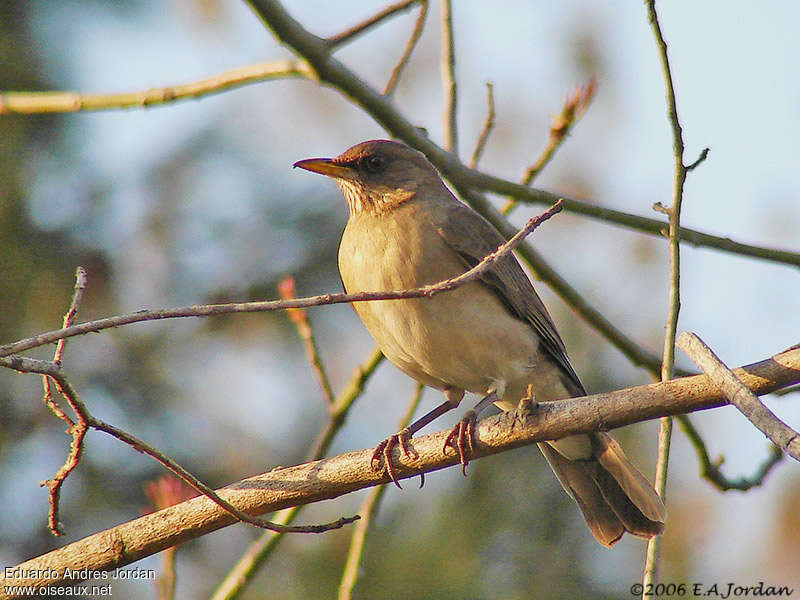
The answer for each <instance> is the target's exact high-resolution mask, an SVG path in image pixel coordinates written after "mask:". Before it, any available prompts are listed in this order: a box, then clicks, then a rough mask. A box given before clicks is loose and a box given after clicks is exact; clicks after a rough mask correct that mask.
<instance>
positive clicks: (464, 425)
mask: <svg viewBox="0 0 800 600" xmlns="http://www.w3.org/2000/svg"><path fill="white" fill-rule="evenodd" d="M477 421H478V414H477V413H476V412H475V411H474V410H468V411H467V412H466V413H465V414H464V416H463V417H462V418H461V420H460V421H459V422H458V423H456V425H455V427H453V429H452V430H451V431H450V433H449V434H448V436H447V438H446V439H445V440H444V447H443V448H442V452H443V453H445V454H447V450H448V448H450V449H452V450H453V451H454V452H455V453H456V454H458V460H459V462H460V463H461V472H462V473H463V474H464V477H466V476H467V465H468V464H469V457H470V456H471V455H472V453H473V452H474V451H475V423H476V422H477Z"/></svg>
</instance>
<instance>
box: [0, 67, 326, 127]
mask: <svg viewBox="0 0 800 600" xmlns="http://www.w3.org/2000/svg"><path fill="white" fill-rule="evenodd" d="M310 75H311V72H310V71H309V69H308V67H307V66H306V64H305V63H303V62H300V61H295V60H281V61H275V62H267V63H259V64H257V65H248V66H244V67H238V68H236V69H231V70H229V71H225V72H223V73H220V74H219V75H215V76H213V77H209V78H208V79H201V80H199V81H194V82H192V83H185V84H182V85H173V86H168V87H162V88H151V89H149V90H142V91H138V92H124V93H120V94H82V93H79V92H4V93H2V94H0V116H3V115H9V114H14V113H17V114H36V113H68V112H79V111H93V110H115V109H123V108H147V107H150V106H157V105H160V104H168V103H172V102H177V101H179V100H191V99H198V98H202V97H204V96H209V95H212V94H219V93H220V92H224V91H226V90H229V89H234V88H237V87H241V86H243V85H249V84H251V83H260V82H262V81H269V80H271V79H284V78H287V77H303V78H306V79H307V78H309V76H310Z"/></svg>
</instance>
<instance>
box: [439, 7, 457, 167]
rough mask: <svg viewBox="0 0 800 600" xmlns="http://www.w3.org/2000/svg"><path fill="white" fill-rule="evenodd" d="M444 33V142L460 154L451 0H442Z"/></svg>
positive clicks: (450, 149)
mask: <svg viewBox="0 0 800 600" xmlns="http://www.w3.org/2000/svg"><path fill="white" fill-rule="evenodd" d="M439 10H440V12H441V15H440V16H441V33H442V51H441V56H442V59H441V61H442V65H441V73H442V95H443V97H444V111H443V112H442V125H443V135H444V144H443V147H444V149H445V150H447V151H448V152H452V153H453V154H455V155H456V156H457V155H458V110H457V107H458V86H457V85H456V48H455V40H454V39H453V7H452V5H451V2H450V0H440V2H439Z"/></svg>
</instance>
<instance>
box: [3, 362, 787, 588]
mask: <svg viewBox="0 0 800 600" xmlns="http://www.w3.org/2000/svg"><path fill="white" fill-rule="evenodd" d="M734 372H735V374H736V376H737V377H738V378H739V379H741V380H742V382H743V383H744V384H745V385H746V386H747V387H748V388H750V389H751V390H753V391H754V392H755V393H757V394H766V393H769V392H772V391H774V390H776V389H779V388H781V387H786V386H788V385H792V384H793V383H795V382H797V381H800V348H794V349H791V350H788V351H786V352H783V353H781V354H777V355H775V356H773V357H771V358H768V359H766V360H764V361H761V362H759V363H755V364H752V365H747V366H745V367H742V368H741V369H736V370H735V371H734ZM726 403H727V401H726V400H725V399H724V397H723V396H722V393H721V392H720V391H719V389H718V388H717V386H716V385H714V383H713V382H712V381H711V380H710V379H709V378H708V377H707V376H705V375H695V376H692V377H687V378H683V379H677V380H672V381H667V382H662V383H654V384H649V385H644V386H639V387H635V388H630V389H626V390H620V391H616V392H612V393H609V394H598V395H595V396H588V397H586V398H576V399H573V400H561V401H558V402H552V403H541V404H540V405H539V406H538V408H537V410H536V411H535V412H534V414H532V415H530V416H525V417H523V418H519V417H516V416H515V415H514V414H513V413H504V414H501V415H496V416H493V417H490V418H488V419H485V420H483V421H481V423H480V426H479V427H478V431H477V437H478V440H477V444H476V449H475V458H478V457H482V456H487V455H490V454H496V453H499V452H504V451H507V450H510V449H512V448H518V447H520V446H525V445H528V444H532V443H534V442H537V441H541V440H547V439H557V438H561V437H564V436H567V435H572V434H575V433H581V432H588V431H593V430H596V429H602V430H606V429H614V428H616V427H622V426H623V425H629V424H631V423H636V422H639V421H645V420H648V419H654V418H657V417H662V416H666V415H676V414H681V413H685V412H692V411H697V410H703V409H708V408H714V407H718V406H723V405H725V404H726ZM447 434H448V432H446V431H442V432H439V433H435V434H432V435H427V436H424V437H420V438H415V439H413V440H412V441H411V444H412V446H413V449H414V452H413V453H412V455H413V456H416V458H410V457H405V456H402V455H401V453H400V452H399V451H396V452H395V454H394V455H393V461H394V463H395V464H396V465H397V470H398V472H399V474H400V477H402V478H408V477H413V476H415V475H418V474H420V473H423V472H431V471H436V470H439V469H443V468H446V467H449V466H452V465H455V464H458V457H456V456H453V455H452V454H448V455H443V453H442V444H443V442H444V439H445V438H446V437H447ZM372 453H373V449H366V450H359V451H356V452H349V453H347V454H342V455H340V456H336V457H332V458H329V459H324V460H319V461H314V462H310V463H306V464H302V465H297V466H294V467H288V468H276V469H274V470H272V471H269V472H268V473H265V474H263V475H258V476H255V477H251V478H249V479H245V480H243V481H239V482H237V483H233V484H231V485H229V486H227V487H225V488H223V489H221V490H220V491H219V494H220V496H222V497H223V498H225V499H226V500H228V501H229V502H230V503H231V504H233V505H234V506H236V507H237V508H238V509H240V510H243V511H247V512H249V513H251V514H253V515H259V514H262V513H265V512H269V511H274V510H279V509H282V508H286V507H289V506H295V505H298V504H308V503H311V502H318V501H320V500H326V499H331V498H336V497H338V496H341V495H343V494H347V493H350V492H353V491H356V490H359V489H363V488H366V487H371V486H374V485H377V484H379V483H387V482H388V476H386V475H385V474H384V473H382V472H376V471H373V470H372V468H371V466H370V461H371V458H372ZM233 522H235V519H234V518H233V517H232V516H231V515H230V514H229V513H227V512H225V511H224V510H222V509H221V508H220V507H219V506H217V505H216V504H214V503H213V502H212V501H211V500H209V499H208V498H206V497H198V498H194V499H192V500H189V501H187V502H183V503H181V504H178V505H176V506H173V507H170V508H167V509H164V510H161V511H159V512H157V513H153V514H149V515H146V516H144V517H140V518H138V519H135V520H133V521H129V522H127V523H123V524H122V525H119V526H117V527H114V528H111V529H108V530H106V531H102V532H100V533H96V534H94V535H91V536H89V537H86V538H84V539H82V540H79V541H77V542H74V543H72V544H69V545H67V546H64V547H63V548H60V549H58V550H54V551H52V552H50V553H48V554H45V555H42V556H40V557H37V558H34V559H32V560H29V561H27V562H25V563H22V564H20V565H18V566H17V567H9V568H8V569H6V574H7V575H11V576H15V575H14V574H15V572H18V573H19V577H18V578H15V579H14V580H2V581H0V590H2V585H33V586H38V587H41V586H43V585H46V584H51V583H56V582H58V581H60V580H61V578H62V575H61V574H63V572H64V569H65V568H70V569H82V568H87V569H90V570H95V569H96V570H103V569H106V570H108V569H113V568H116V567H121V566H124V565H127V564H130V563H132V562H134V561H136V560H139V559H141V558H144V557H145V556H149V555H151V554H154V553H156V552H159V551H161V550H163V549H165V548H168V547H169V546H172V545H174V544H177V543H180V542H184V541H186V540H189V539H193V538H195V537H198V536H200V535H203V534H205V533H209V532H211V531H215V530H217V529H220V528H222V527H225V526H227V525H230V524H232V523H233ZM16 569H19V571H15V570H16ZM49 569H53V572H52V573H51V572H50V571H49ZM48 574H52V575H54V576H53V577H48V576H47V575H48ZM0 597H2V596H0Z"/></svg>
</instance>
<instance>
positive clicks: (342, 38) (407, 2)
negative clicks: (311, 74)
mask: <svg viewBox="0 0 800 600" xmlns="http://www.w3.org/2000/svg"><path fill="white" fill-rule="evenodd" d="M418 2H419V0H403V1H402V2H397V3H395V4H390V5H389V6H387V7H386V8H384V9H383V10H381V11H379V12H377V13H375V14H374V15H372V16H371V17H367V18H366V19H364V20H363V21H361V22H360V23H357V24H355V25H353V26H352V27H348V28H347V29H345V30H344V31H342V32H341V33H337V34H336V35H333V36H330V37H329V38H326V40H325V41H326V42H327V44H328V45H329V46H330V47H331V48H336V47H338V46H341V45H342V44H345V43H348V42H351V41H353V39H354V38H356V37H358V36H359V35H361V34H362V33H365V32H366V31H367V30H369V29H371V28H372V27H375V26H376V25H379V24H380V23H381V22H382V21H385V20H386V19H388V18H389V17H391V16H393V15H396V14H397V13H399V12H402V11H404V10H410V9H411V7H412V6H413V5H414V4H417V3H418Z"/></svg>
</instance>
